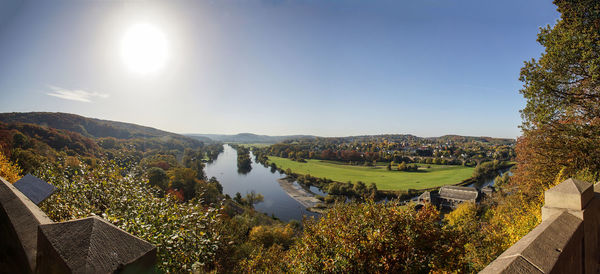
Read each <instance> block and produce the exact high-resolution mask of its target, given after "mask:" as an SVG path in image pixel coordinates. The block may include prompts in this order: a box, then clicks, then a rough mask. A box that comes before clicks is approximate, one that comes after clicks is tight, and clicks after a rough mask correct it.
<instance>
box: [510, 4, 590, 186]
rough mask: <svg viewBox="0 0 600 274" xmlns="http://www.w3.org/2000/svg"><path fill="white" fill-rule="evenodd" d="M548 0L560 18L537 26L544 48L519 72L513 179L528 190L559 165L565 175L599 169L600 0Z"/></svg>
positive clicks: (543, 183)
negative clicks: (520, 86) (521, 99)
mask: <svg viewBox="0 0 600 274" xmlns="http://www.w3.org/2000/svg"><path fill="white" fill-rule="evenodd" d="M554 3H555V4H556V5H557V6H558V11H559V12H560V13H561V19H560V20H559V21H558V22H557V23H556V24H555V25H554V26H553V27H551V26H546V27H544V28H542V29H541V31H540V33H539V35H538V42H539V43H540V44H541V45H542V46H544V47H545V52H544V53H543V54H542V56H541V57H540V58H539V59H538V60H535V59H532V60H530V61H528V62H525V66H524V67H523V68H522V69H521V76H520V80H521V81H523V83H524V86H523V89H521V93H522V94H523V96H524V97H525V99H526V100H527V105H526V107H525V108H524V109H523V110H522V111H521V115H522V117H523V124H522V126H521V127H522V129H523V137H522V138H520V139H519V140H518V143H517V147H516V152H517V162H518V166H517V169H516V171H515V176H514V180H515V182H518V184H519V185H520V187H521V189H522V191H525V192H526V193H530V194H531V195H538V194H539V193H540V192H541V191H542V190H543V189H545V188H547V187H548V185H549V184H550V183H552V181H553V179H554V177H555V176H556V174H558V172H559V171H560V170H561V169H562V168H563V167H564V168H565V173H566V174H567V175H569V176H572V175H573V174H575V173H577V172H578V171H580V170H584V169H589V170H593V171H598V170H600V2H598V1H594V0H583V1H567V0H555V1H554ZM596 179H598V176H597V174H596Z"/></svg>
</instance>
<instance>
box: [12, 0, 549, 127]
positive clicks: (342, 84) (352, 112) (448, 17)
mask: <svg viewBox="0 0 600 274" xmlns="http://www.w3.org/2000/svg"><path fill="white" fill-rule="evenodd" d="M558 17H559V16H558V13H557V12H556V10H555V6H554V5H553V4H552V3H551V2H550V1H541V0H536V1H527V2H522V1H516V0H515V1H505V2H498V3H482V2H480V1H474V0H470V1H457V2H452V3H450V2H444V1H436V0H429V1H419V2H405V1H385V0H382V1H370V2H368V3H366V2H362V1H339V2H338V1H332V2H329V1H276V0H270V1H267V0H251V1H227V2H221V1H185V0H182V1H168V2H167V1H68V0H66V1H47V2H35V1H3V2H2V3H0V60H3V66H2V68H0V69H1V70H2V72H1V73H0V95H1V96H2V100H0V112H31V111H46V112H66V113H73V114H78V115H82V116H86V117H92V118H98V119H106V120H114V121H123V122H127V123H135V124H138V125H144V126H149V127H154V128H157V129H161V130H165V131H170V132H175V133H180V134H186V133H187V134H237V133H240V132H251V133H254V134H259V135H269V136H283V135H315V136H323V137H340V136H357V135H380V134H388V133H387V132H394V133H391V134H412V135H416V136H443V135H450V134H452V135H463V136H489V137H499V138H515V137H517V136H519V135H520V130H519V128H518V126H519V125H520V123H521V118H520V115H519V110H520V109H522V108H523V107H524V99H523V98H522V96H521V95H520V94H519V92H518V90H519V89H520V87H521V83H520V82H519V81H518V76H519V71H520V68H521V67H522V65H523V61H525V60H529V59H531V58H533V57H537V56H539V55H540V53H541V52H542V51H543V48H542V47H541V46H540V45H539V44H538V43H537V42H536V34H537V32H538V31H539V27H541V26H545V25H547V24H553V23H555V21H556V19H558ZM384 132H386V133H384Z"/></svg>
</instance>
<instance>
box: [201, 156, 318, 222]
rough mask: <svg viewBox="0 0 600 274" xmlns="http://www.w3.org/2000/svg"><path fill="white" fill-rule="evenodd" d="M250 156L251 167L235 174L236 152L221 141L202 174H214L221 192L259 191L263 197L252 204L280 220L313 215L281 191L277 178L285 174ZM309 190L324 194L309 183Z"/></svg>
mask: <svg viewBox="0 0 600 274" xmlns="http://www.w3.org/2000/svg"><path fill="white" fill-rule="evenodd" d="M250 158H252V170H251V171H250V172H249V173H247V174H239V173H238V169H237V152H236V151H235V149H233V148H232V147H231V146H229V145H225V146H224V151H223V152H222V153H221V154H219V157H218V158H217V159H216V160H215V161H214V162H212V163H210V164H207V165H206V168H205V171H206V176H208V177H209V178H210V177H212V176H214V177H216V178H217V179H218V180H219V182H220V183H221V185H223V193H224V194H229V196H231V197H234V196H235V193H236V192H239V193H241V194H242V196H245V195H246V193H250V191H252V190H254V191H255V192H256V193H260V194H262V195H263V196H264V197H265V199H264V201H263V202H261V203H258V204H257V205H255V206H254V208H256V210H258V211H260V212H264V213H266V214H268V215H275V217H277V218H279V219H281V220H284V221H289V220H292V219H296V220H302V215H310V216H316V215H317V214H315V213H312V212H309V211H307V210H306V208H305V207H304V206H302V205H301V204H300V203H298V202H297V201H296V200H294V199H292V198H291V197H290V196H289V195H288V194H287V193H286V192H285V191H283V189H282V188H281V187H280V186H279V183H278V182H277V179H279V178H283V177H285V175H281V174H279V172H277V171H276V172H275V173H272V172H271V168H266V167H264V166H262V165H261V164H259V163H257V162H255V161H254V155H252V153H251V154H250ZM311 191H313V193H316V194H320V195H324V193H322V192H320V191H318V189H316V188H315V187H311Z"/></svg>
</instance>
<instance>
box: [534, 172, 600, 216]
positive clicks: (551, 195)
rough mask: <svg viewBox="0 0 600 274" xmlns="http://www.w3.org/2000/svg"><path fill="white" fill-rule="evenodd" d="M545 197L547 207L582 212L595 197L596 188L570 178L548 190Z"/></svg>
mask: <svg viewBox="0 0 600 274" xmlns="http://www.w3.org/2000/svg"><path fill="white" fill-rule="evenodd" d="M544 197H545V198H544V199H545V203H544V206H545V207H554V208H564V209H571V210H582V209H584V208H585V206H586V205H587V203H589V201H591V200H592V198H593V197H594V188H593V186H592V184H590V183H587V182H583V181H579V180H577V179H572V178H570V179H567V180H565V181H564V182H562V183H560V184H558V185H557V186H555V187H553V188H551V189H549V190H546V192H545V194H544Z"/></svg>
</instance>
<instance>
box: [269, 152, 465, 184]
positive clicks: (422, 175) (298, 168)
mask: <svg viewBox="0 0 600 274" xmlns="http://www.w3.org/2000/svg"><path fill="white" fill-rule="evenodd" d="M269 161H270V162H273V163H275V164H276V165H277V167H278V168H281V169H283V170H286V169H288V168H289V169H291V170H292V171H293V172H294V173H297V174H310V175H311V176H314V177H320V178H328V179H332V180H334V181H338V182H348V181H351V182H353V183H356V182H357V181H363V182H364V183H366V184H367V185H368V184H370V183H375V184H377V188H378V189H379V190H408V189H424V188H431V187H437V186H443V185H451V184H456V183H459V182H461V181H462V180H465V179H468V178H470V177H471V175H472V174H473V169H474V168H473V167H465V166H448V165H426V164H419V167H420V168H419V171H417V172H407V171H396V170H393V171H389V170H387V168H386V166H384V165H378V166H375V167H365V166H352V165H347V164H344V163H339V162H333V161H321V160H306V161H307V162H306V163H299V162H296V161H292V160H290V159H286V158H280V157H273V156H269ZM427 166H431V168H426V167H427Z"/></svg>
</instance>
